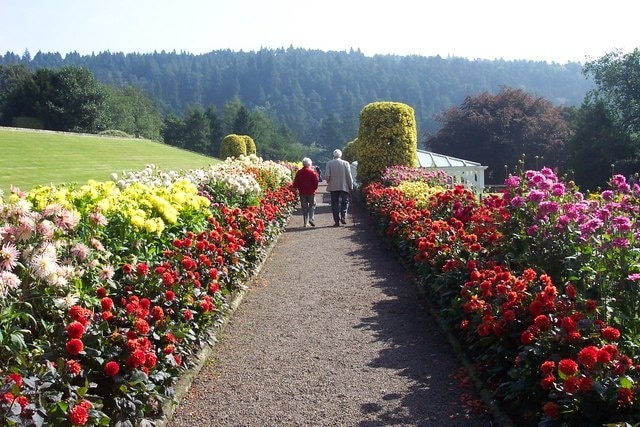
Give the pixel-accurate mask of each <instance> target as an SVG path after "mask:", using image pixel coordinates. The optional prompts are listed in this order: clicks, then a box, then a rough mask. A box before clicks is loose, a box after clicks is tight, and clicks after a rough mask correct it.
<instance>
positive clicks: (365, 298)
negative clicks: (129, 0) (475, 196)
mask: <svg viewBox="0 0 640 427" xmlns="http://www.w3.org/2000/svg"><path fill="white" fill-rule="evenodd" d="M328 196H329V194H328V193H326V190H325V187H324V186H321V187H320V189H319V193H318V195H317V197H316V200H317V201H318V207H317V211H316V227H309V228H303V227H302V217H301V214H300V211H299V209H298V211H297V212H296V214H295V215H294V216H292V218H291V219H290V220H289V222H288V224H287V228H286V231H285V232H284V233H283V234H282V235H281V236H280V238H279V240H278V242H277V244H276V245H275V247H274V248H273V249H272V250H271V252H270V254H269V256H268V258H267V260H266V262H265V263H264V265H263V267H262V269H261V270H260V272H259V273H258V274H257V276H256V277H255V279H254V280H253V281H252V284H251V286H250V289H249V291H248V292H247V294H246V295H245V297H244V298H243V300H242V303H241V304H240V305H239V306H238V308H237V309H236V310H235V312H234V313H233V315H232V316H231V317H230V319H229V321H228V324H227V325H226V326H225V328H224V330H223V333H222V336H221V337H220V341H219V342H218V343H217V344H216V345H215V346H214V348H213V350H212V352H211V357H210V358H209V360H208V361H207V363H205V364H204V366H203V367H202V369H201V370H200V371H199V373H198V375H197V376H196V377H195V378H194V379H193V381H192V383H191V386H190V388H189V390H188V391H187V392H186V393H185V395H184V396H183V398H182V399H181V401H180V403H179V405H178V406H177V407H176V408H175V411H174V413H173V416H172V418H171V420H170V421H168V422H167V426H168V427H187V426H188V427H192V426H202V427H205V426H247V427H249V426H261V427H262V426H360V427H365V426H366V427H374V426H390V425H393V426H442V425H447V426H451V427H455V426H466V427H475V426H495V425H499V423H497V422H496V421H494V419H493V418H492V417H491V416H490V415H488V413H487V412H486V410H483V409H482V408H485V407H482V408H480V409H478V408H477V407H476V406H473V405H470V404H469V403H474V402H479V401H477V400H476V399H479V398H478V395H477V393H476V391H475V389H473V387H472V386H471V383H470V382H469V381H465V376H464V375H463V369H462V364H461V362H460V361H459V359H458V358H457V357H456V356H455V353H454V352H453V350H452V347H451V346H450V345H449V343H448V342H447V340H446V338H445V336H444V334H443V333H442V332H441V331H440V329H439V328H438V326H437V324H436V323H435V322H434V320H433V319H432V318H431V317H430V316H429V314H428V311H427V310H426V309H425V308H424V307H423V306H422V305H421V304H420V300H419V295H418V291H417V287H416V286H415V285H414V284H413V282H412V281H411V279H410V278H409V277H408V275H407V274H406V272H405V270H404V269H403V268H402V267H401V265H400V264H399V262H398V261H397V259H396V258H395V256H394V254H393V253H391V252H390V251H389V250H388V249H386V248H385V247H383V246H382V245H381V244H380V238H379V236H377V235H376V233H375V230H374V229H373V227H372V225H371V224H370V223H369V222H368V221H367V219H366V218H365V213H364V212H362V211H358V210H357V209H356V212H355V215H350V217H349V221H348V224H347V225H346V226H341V227H333V220H332V216H331V208H330V205H329V197H328ZM485 409H486V408H485Z"/></svg>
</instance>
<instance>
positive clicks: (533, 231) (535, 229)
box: [527, 225, 538, 236]
mask: <svg viewBox="0 0 640 427" xmlns="http://www.w3.org/2000/svg"><path fill="white" fill-rule="evenodd" d="M537 233H538V226H537V225H532V226H530V227H527V236H535V235H536V234H537Z"/></svg>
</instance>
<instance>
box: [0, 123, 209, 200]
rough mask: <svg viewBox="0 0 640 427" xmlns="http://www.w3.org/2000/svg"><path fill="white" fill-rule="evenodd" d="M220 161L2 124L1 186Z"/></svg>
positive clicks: (145, 144) (143, 143)
mask: <svg viewBox="0 0 640 427" xmlns="http://www.w3.org/2000/svg"><path fill="white" fill-rule="evenodd" d="M219 161H220V160H219V159H217V158H213V157H207V156H203V155H200V154H196V153H192V152H189V151H185V150H181V149H179V148H175V147H172V146H170V145H165V144H160V143H157V142H153V141H149V140H141V139H123V138H111V137H100V136H90V135H81V134H69V133H55V132H42V131H31V130H26V129H24V130H23V129H20V130H16V129H14V128H2V127H0V190H3V191H4V192H5V194H8V191H9V188H10V186H11V185H15V186H17V187H19V188H20V189H21V190H28V189H31V188H33V187H35V186H38V185H48V184H65V183H66V184H71V183H79V184H84V183H86V182H87V181H88V180H89V179H95V180H98V181H106V180H108V179H109V176H110V175H111V173H113V172H117V173H118V174H121V173H122V172H123V171H138V170H142V169H144V167H145V166H146V165H148V164H150V163H153V164H155V165H156V166H158V167H159V168H160V169H162V170H166V171H169V170H176V171H177V170H189V169H197V168H201V167H206V166H209V165H211V164H214V163H218V162H219Z"/></svg>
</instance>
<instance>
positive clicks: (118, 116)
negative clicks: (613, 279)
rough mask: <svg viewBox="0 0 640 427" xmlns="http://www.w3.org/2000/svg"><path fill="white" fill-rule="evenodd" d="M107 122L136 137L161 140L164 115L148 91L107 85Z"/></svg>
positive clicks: (112, 126) (132, 87)
mask: <svg viewBox="0 0 640 427" xmlns="http://www.w3.org/2000/svg"><path fill="white" fill-rule="evenodd" d="M105 90H106V91H107V93H108V98H107V123H106V126H108V128H111V129H118V130H121V131H123V132H125V133H126V134H128V135H133V136H135V137H136V138H146V139H151V140H154V141H161V140H162V136H161V134H160V130H161V128H162V117H161V116H160V112H159V111H158V108H157V107H156V106H155V105H154V103H153V101H152V100H151V98H150V97H149V95H148V94H147V93H145V92H144V91H143V90H142V89H140V88H138V87H135V86H124V87H111V86H106V87H105Z"/></svg>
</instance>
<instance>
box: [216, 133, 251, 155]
mask: <svg viewBox="0 0 640 427" xmlns="http://www.w3.org/2000/svg"><path fill="white" fill-rule="evenodd" d="M240 155H244V156H246V155H247V146H246V143H245V135H236V134H234V133H232V134H230V135H227V136H225V137H224V138H222V142H220V158H221V159H223V160H224V159H227V158H229V157H240Z"/></svg>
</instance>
